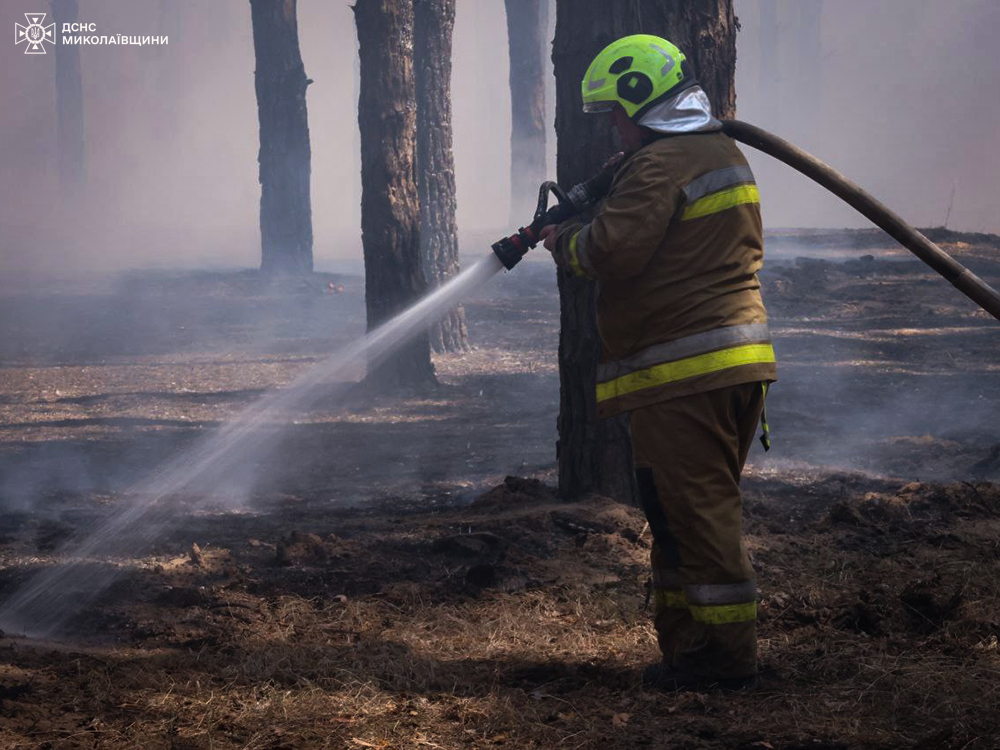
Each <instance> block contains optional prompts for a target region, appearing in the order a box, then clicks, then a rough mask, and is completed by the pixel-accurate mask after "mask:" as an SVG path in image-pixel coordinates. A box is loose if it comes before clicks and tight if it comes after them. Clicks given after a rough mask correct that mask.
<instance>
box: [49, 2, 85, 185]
mask: <svg viewBox="0 0 1000 750" xmlns="http://www.w3.org/2000/svg"><path fill="white" fill-rule="evenodd" d="M51 10H52V21H53V22H54V23H55V24H56V37H57V39H58V37H59V30H60V29H61V28H62V25H63V24H64V23H76V22H77V15H78V12H79V3H78V2H77V0H52V4H51ZM55 56H56V140H57V144H56V153H57V157H56V158H57V165H58V167H57V168H58V174H59V187H60V190H61V192H62V195H63V198H64V199H69V200H73V199H76V198H79V197H80V195H81V192H82V190H83V184H84V181H85V179H86V167H85V156H84V135H83V84H82V79H81V76H80V48H79V47H78V46H77V45H75V44H60V43H58V41H57V43H56V46H55Z"/></svg>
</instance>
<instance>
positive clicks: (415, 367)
mask: <svg viewBox="0 0 1000 750" xmlns="http://www.w3.org/2000/svg"><path fill="white" fill-rule="evenodd" d="M354 19H355V22H356V24H357V27H358V40H359V42H360V50H359V53H360V58H361V86H360V88H361V96H360V98H359V100H358V125H359V126H360V128H361V241H362V245H363V246H364V257H365V307H366V310H367V314H368V330H371V329H373V328H375V327H376V326H378V325H379V324H380V323H382V322H384V321H385V320H387V319H389V318H391V317H393V316H394V315H396V314H397V313H399V312H401V311H402V310H403V309H405V308H406V307H408V306H409V305H410V304H411V303H412V302H414V301H415V300H416V299H418V298H419V297H420V296H421V295H422V294H423V293H424V291H425V290H426V286H427V285H426V280H425V278H424V273H423V268H422V264H421V262H420V238H419V232H418V226H419V217H420V208H419V202H418V197H417V182H416V172H415V169H414V162H415V152H416V124H417V123H416V87H415V85H414V79H413V2H412V0H357V4H356V5H355V6H354ZM368 380H369V383H371V384H372V385H374V386H375V387H376V388H379V389H384V390H393V389H396V388H399V387H407V388H412V387H418V388H419V387H423V386H426V385H429V384H432V383H434V382H435V378H434V366H433V365H432V364H431V357H430V344H429V342H428V337H427V335H426V334H424V335H422V336H420V337H418V338H416V339H415V340H413V341H412V342H411V343H410V344H408V345H407V346H405V347H404V348H403V349H401V350H400V351H399V352H398V353H397V354H395V355H393V356H392V357H390V358H389V359H388V360H386V361H385V362H384V363H383V364H381V365H380V366H378V367H377V368H376V369H374V370H373V371H371V372H369V375H368Z"/></svg>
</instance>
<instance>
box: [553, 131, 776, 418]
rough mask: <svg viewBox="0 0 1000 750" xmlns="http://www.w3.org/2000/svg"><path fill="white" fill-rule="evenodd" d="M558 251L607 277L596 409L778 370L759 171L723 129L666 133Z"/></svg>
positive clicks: (571, 227) (564, 232) (628, 166)
mask: <svg viewBox="0 0 1000 750" xmlns="http://www.w3.org/2000/svg"><path fill="white" fill-rule="evenodd" d="M556 242H557V243H558V245H559V252H560V254H562V255H563V256H564V257H568V258H570V262H571V265H572V267H573V268H574V270H576V271H577V272H579V273H583V274H585V275H587V276H590V277H591V278H594V279H596V280H597V281H598V302H597V324H598V329H599V331H600V335H601V340H602V342H603V344H604V354H603V356H602V359H601V365H600V368H599V371H598V378H597V380H598V412H599V414H600V415H601V416H611V415H613V414H617V413H620V412H622V411H627V410H631V409H636V408H640V407H642V406H646V405H649V404H653V403H657V402H660V401H664V400H666V399H669V398H675V397H677V396H682V395H686V394H691V393H700V392H703V391H707V390H712V389H714V388H721V387H723V386H728V385H735V384H738V383H747V382H753V381H773V380H775V379H776V367H775V363H774V352H773V349H772V348H771V345H770V340H769V336H768V333H767V325H766V324H767V313H766V311H765V309H764V304H763V302H762V300H761V296H760V283H759V281H758V280H757V271H759V270H760V268H761V266H762V264H763V257H764V250H763V247H764V244H763V231H762V226H761V218H760V204H759V196H758V193H757V186H756V184H755V183H754V179H753V174H752V173H751V172H750V168H749V166H748V165H747V162H746V159H745V158H744V157H743V154H742V153H741V152H740V150H739V149H738V148H737V147H736V144H735V143H734V142H733V141H732V140H731V139H730V138H728V137H727V136H725V135H723V134H722V133H719V132H714V133H691V134H685V135H675V136H670V137H664V138H659V139H657V140H655V141H653V142H652V143H650V144H648V145H646V146H644V147H643V148H641V149H640V150H639V151H637V152H636V153H635V154H633V155H632V156H631V157H630V158H628V159H627V160H626V161H625V162H623V163H622V165H621V167H620V168H619V170H618V173H617V174H616V176H615V180H614V183H613V184H612V186H611V191H610V193H609V194H608V196H607V198H606V199H605V200H604V201H603V202H602V204H601V205H600V206H599V208H598V210H597V212H596V214H595V216H594V218H593V220H592V221H591V222H590V223H588V224H581V223H580V222H568V223H567V224H564V225H562V226H560V228H559V230H558V232H557V237H556Z"/></svg>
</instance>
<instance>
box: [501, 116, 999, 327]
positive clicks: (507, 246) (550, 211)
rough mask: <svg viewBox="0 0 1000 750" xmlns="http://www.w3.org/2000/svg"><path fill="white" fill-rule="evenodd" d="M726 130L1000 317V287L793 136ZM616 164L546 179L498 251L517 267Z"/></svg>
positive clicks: (743, 127)
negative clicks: (567, 182) (529, 212)
mask: <svg viewBox="0 0 1000 750" xmlns="http://www.w3.org/2000/svg"><path fill="white" fill-rule="evenodd" d="M722 131H723V132H724V133H725V134H726V135H728V136H729V137H730V138H732V139H734V140H737V141H740V142H741V143H745V144H747V145H748V146H752V147H753V148H756V149H758V150H759V151H763V152H764V153H766V154H769V155H770V156H773V157H774V158H776V159H778V160H779V161H783V162H784V163H785V164H787V165H788V166H790V167H792V168H793V169H795V170H797V171H799V172H801V173H802V174H804V175H805V176H806V177H808V178H810V179H811V180H813V181H814V182H817V183H818V184H820V185H822V186H823V187H825V188H826V189H827V190H829V191H830V192H831V193H833V194H834V195H836V196H837V197H838V198H840V199H841V200H843V201H844V202H846V203H847V204H848V205H849V206H851V207H852V208H854V209H855V210H856V211H858V212H859V213H860V214H862V215H863V216H865V217H866V218H867V219H869V220H870V221H871V222H872V223H874V224H875V225H876V226H878V227H880V228H881V229H882V230H884V231H885V232H886V233H887V234H888V235H889V236H890V237H892V238H893V239H894V240H896V241H897V242H898V243H899V244H900V245H902V246H903V247H905V248H906V249H907V250H909V251H910V252H911V253H913V254H914V255H916V256H917V257H918V258H919V259H920V260H922V261H923V262H924V263H926V264H927V265H928V266H930V267H931V268H932V269H933V270H934V271H936V272H937V273H939V274H940V275H941V276H943V277H944V278H945V279H947V280H948V281H949V282H950V283H951V284H952V285H953V286H954V287H955V288H956V289H958V291H960V292H961V293H962V294H964V295H965V296H966V297H968V298H969V299H971V300H972V301H973V302H975V303H976V304H977V305H979V306H980V307H981V308H982V309H983V310H985V311H986V312H988V313H989V314H990V315H992V316H993V317H994V318H996V319H997V320H1000V293H998V292H997V290H996V289H994V288H993V287H991V286H990V285H989V284H987V283H986V282H985V281H983V280H982V279H981V278H979V277H978V276H976V274H974V273H973V272H972V271H970V270H969V269H968V268H966V267H965V266H963V265H962V264H961V263H959V262H958V261H957V260H955V259H954V258H953V257H952V256H950V255H949V254H948V253H946V252H945V251H944V250H942V249H941V248H939V247H938V246H937V245H935V244H934V243H933V242H931V241H930V240H929V239H927V237H925V236H924V235H923V234H921V233H920V232H918V231H917V230H916V229H914V228H913V227H911V226H910V225H909V224H907V223H906V222H905V221H903V219H902V218H901V217H900V216H899V215H898V214H896V213H895V212H894V211H892V210H891V209H890V208H889V207H888V206H886V205H885V204H883V203H882V202H880V201H879V200H877V199H876V198H875V197H873V196H872V195H870V194H869V193H867V192H866V191H865V190H863V189H862V188H860V187H859V186H858V185H856V184H854V183H853V182H851V180H849V179H847V178H846V177H845V176H844V175H842V174H841V173H840V172H838V171H837V170H835V169H833V168H832V167H830V166H829V165H827V164H825V163H823V162H822V161H820V160H819V159H817V158H816V157H815V156H813V155H812V154H809V153H807V152H806V151H803V150H802V149H800V148H798V147H797V146H794V145H792V144H791V143H789V142H788V141H786V140H784V139H782V138H779V137H778V136H776V135H773V134H771V133H768V132H767V131H766V130H762V129H761V128H758V127H756V126H754V125H750V124H749V123H745V122H741V121H740V120H723V121H722ZM614 170H615V167H614V166H612V167H605V168H604V169H602V170H601V171H600V172H598V173H597V174H596V175H594V176H593V177H591V178H590V179H589V180H587V181H586V182H582V183H580V184H579V185H577V186H575V187H574V188H572V189H571V190H570V191H569V192H564V191H563V190H562V189H561V188H560V187H559V186H558V185H556V184H555V183H554V182H545V183H542V186H541V188H540V190H539V196H538V206H537V208H536V210H535V215H534V217H533V219H532V222H531V224H529V225H528V226H527V227H521V228H520V229H519V230H518V231H517V233H515V234H513V235H511V236H510V237H504V238H503V239H501V240H498V241H497V242H495V243H494V244H493V252H494V253H496V255H497V257H498V258H499V259H500V262H501V263H503V265H504V267H505V268H507V269H511V268H513V267H514V266H515V265H517V263H518V262H519V261H520V260H521V258H522V257H524V254H525V253H527V252H528V250H529V249H531V248H533V247H535V245H537V244H538V239H539V234H540V232H541V230H542V227H544V226H546V225H547V224H559V223H561V222H563V221H566V219H569V218H571V217H573V216H575V215H576V214H578V213H581V212H583V211H585V210H587V209H588V208H590V207H592V206H594V205H595V204H596V203H597V202H598V201H599V200H600V199H601V198H603V197H604V196H605V195H606V194H607V193H608V191H609V190H610V189H611V182H612V179H613V177H614ZM550 193H552V194H553V195H555V197H556V200H557V203H556V204H555V205H554V206H552V207H549V206H548V196H549V194H550Z"/></svg>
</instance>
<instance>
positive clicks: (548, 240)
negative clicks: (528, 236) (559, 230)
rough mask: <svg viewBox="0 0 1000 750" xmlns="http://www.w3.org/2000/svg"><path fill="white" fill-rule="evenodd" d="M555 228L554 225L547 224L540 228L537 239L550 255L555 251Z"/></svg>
mask: <svg viewBox="0 0 1000 750" xmlns="http://www.w3.org/2000/svg"><path fill="white" fill-rule="evenodd" d="M556 227H557V225H556V224H548V225H546V226H544V227H542V231H541V232H539V234H538V239H540V240H541V241H542V242H543V243H544V245H545V249H546V250H548V251H549V252H550V253H551V252H553V251H554V250H555V249H556Z"/></svg>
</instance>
